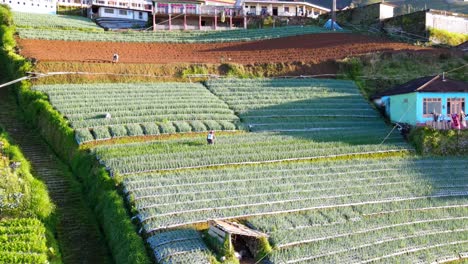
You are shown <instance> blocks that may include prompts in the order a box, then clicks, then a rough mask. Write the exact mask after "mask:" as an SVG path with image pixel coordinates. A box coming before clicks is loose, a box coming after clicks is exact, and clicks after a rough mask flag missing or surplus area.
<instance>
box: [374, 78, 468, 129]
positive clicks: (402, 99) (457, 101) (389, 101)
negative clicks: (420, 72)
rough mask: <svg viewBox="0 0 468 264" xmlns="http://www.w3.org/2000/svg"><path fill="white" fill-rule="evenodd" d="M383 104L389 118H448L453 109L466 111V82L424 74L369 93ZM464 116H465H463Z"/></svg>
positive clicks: (413, 122) (414, 122) (408, 120)
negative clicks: (376, 93)
mask: <svg viewBox="0 0 468 264" xmlns="http://www.w3.org/2000/svg"><path fill="white" fill-rule="evenodd" d="M372 98H373V99H374V102H375V103H376V104H377V105H378V106H380V107H384V108H385V112H386V114H387V116H388V117H389V118H390V120H391V121H392V122H403V123H408V124H411V125H423V124H425V123H426V122H427V121H433V120H434V114H437V115H440V119H442V120H443V119H445V120H449V119H450V115H451V114H453V113H456V114H459V113H460V112H461V111H463V112H464V113H466V102H467V101H468V83H467V82H462V81H457V80H452V79H449V78H444V77H443V76H441V75H437V76H427V77H422V78H418V79H415V80H412V81H409V82H407V83H405V84H402V85H399V86H396V87H394V88H392V89H389V90H387V91H385V92H383V93H380V94H378V95H375V96H373V97H372ZM465 118H466V117H465Z"/></svg>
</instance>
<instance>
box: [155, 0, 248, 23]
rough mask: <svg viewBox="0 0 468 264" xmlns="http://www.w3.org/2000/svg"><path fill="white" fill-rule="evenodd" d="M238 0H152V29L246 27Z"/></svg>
mask: <svg viewBox="0 0 468 264" xmlns="http://www.w3.org/2000/svg"><path fill="white" fill-rule="evenodd" d="M241 3H242V2H241V1H235V0H205V1H196V0H172V1H167V0H155V1H153V5H154V13H153V30H172V29H179V30H218V29H233V28H244V27H246V18H245V13H244V11H243V9H242V5H241Z"/></svg>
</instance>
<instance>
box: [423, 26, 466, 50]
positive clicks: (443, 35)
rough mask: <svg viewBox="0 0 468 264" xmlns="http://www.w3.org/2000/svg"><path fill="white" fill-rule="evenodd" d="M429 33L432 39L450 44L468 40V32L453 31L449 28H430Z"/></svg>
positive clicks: (454, 44)
mask: <svg viewBox="0 0 468 264" xmlns="http://www.w3.org/2000/svg"><path fill="white" fill-rule="evenodd" d="M429 35H430V38H431V40H433V41H437V42H440V43H441V44H446V45H450V46H457V45H460V44H462V43H463V42H465V41H468V34H461V33H453V32H449V31H447V30H442V29H436V28H430V29H429Z"/></svg>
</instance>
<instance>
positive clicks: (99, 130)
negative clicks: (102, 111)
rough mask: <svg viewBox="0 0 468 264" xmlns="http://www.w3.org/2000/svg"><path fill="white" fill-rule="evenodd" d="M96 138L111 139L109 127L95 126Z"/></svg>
mask: <svg viewBox="0 0 468 264" xmlns="http://www.w3.org/2000/svg"><path fill="white" fill-rule="evenodd" d="M93 133H94V138H95V139H97V140H99V139H110V138H111V135H110V133H109V128H107V127H95V128H93Z"/></svg>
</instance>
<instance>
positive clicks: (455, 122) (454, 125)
mask: <svg viewBox="0 0 468 264" xmlns="http://www.w3.org/2000/svg"><path fill="white" fill-rule="evenodd" d="M451 118H452V122H451V123H452V129H460V118H459V117H458V114H452V115H451Z"/></svg>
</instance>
